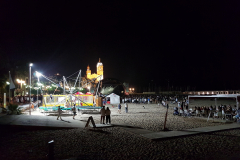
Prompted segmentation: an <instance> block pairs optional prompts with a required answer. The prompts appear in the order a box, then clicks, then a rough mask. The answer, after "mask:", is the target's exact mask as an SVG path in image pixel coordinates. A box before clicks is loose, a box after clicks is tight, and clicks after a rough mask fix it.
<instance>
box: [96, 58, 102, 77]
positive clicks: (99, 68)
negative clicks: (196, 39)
mask: <svg viewBox="0 0 240 160" xmlns="http://www.w3.org/2000/svg"><path fill="white" fill-rule="evenodd" d="M97 75H102V76H101V77H99V78H98V80H102V79H103V64H102V62H101V59H100V58H99V62H98V63H97Z"/></svg>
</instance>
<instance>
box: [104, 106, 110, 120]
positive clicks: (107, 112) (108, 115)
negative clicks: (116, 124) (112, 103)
mask: <svg viewBox="0 0 240 160" xmlns="http://www.w3.org/2000/svg"><path fill="white" fill-rule="evenodd" d="M105 114H106V124H111V117H110V114H111V111H110V109H109V108H108V107H107V109H106V111H105Z"/></svg>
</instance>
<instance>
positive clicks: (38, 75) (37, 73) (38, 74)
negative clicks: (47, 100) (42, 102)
mask: <svg viewBox="0 0 240 160" xmlns="http://www.w3.org/2000/svg"><path fill="white" fill-rule="evenodd" d="M36 75H37V77H38V86H42V84H41V83H39V77H40V76H41V75H42V74H41V73H39V72H37V71H36ZM38 104H39V103H38V89H37V106H38Z"/></svg>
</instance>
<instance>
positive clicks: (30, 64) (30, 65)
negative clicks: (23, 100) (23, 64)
mask: <svg viewBox="0 0 240 160" xmlns="http://www.w3.org/2000/svg"><path fill="white" fill-rule="evenodd" d="M32 65H33V64H32V63H29V115H31V67H32Z"/></svg>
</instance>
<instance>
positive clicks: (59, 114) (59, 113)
mask: <svg viewBox="0 0 240 160" xmlns="http://www.w3.org/2000/svg"><path fill="white" fill-rule="evenodd" d="M61 114H62V110H61V108H60V106H58V117H57V120H58V118H59V117H60V119H61V120H62V117H61Z"/></svg>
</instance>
